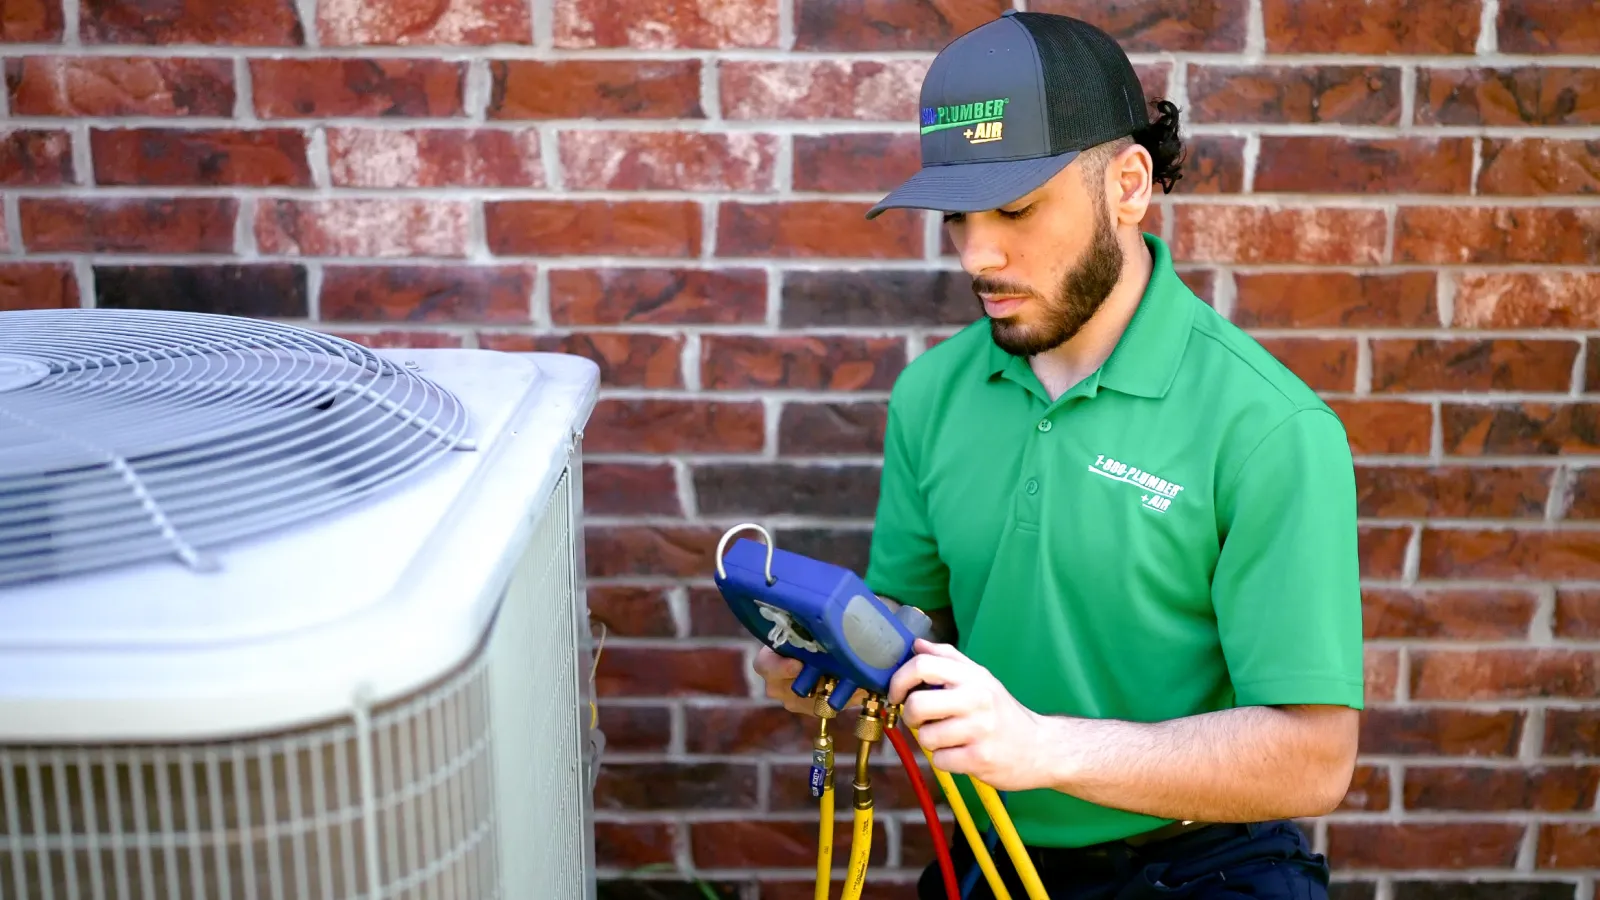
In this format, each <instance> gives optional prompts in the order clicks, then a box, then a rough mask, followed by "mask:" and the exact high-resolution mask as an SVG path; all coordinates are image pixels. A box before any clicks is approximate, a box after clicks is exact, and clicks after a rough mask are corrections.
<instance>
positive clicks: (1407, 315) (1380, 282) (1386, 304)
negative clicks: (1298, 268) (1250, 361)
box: [1233, 272, 1439, 328]
mask: <svg viewBox="0 0 1600 900" xmlns="http://www.w3.org/2000/svg"><path fill="white" fill-rule="evenodd" d="M1233 282H1234V292H1235V297H1234V303H1233V319H1234V321H1235V322H1237V323H1238V324H1239V325H1241V326H1243V327H1246V328H1284V327H1292V328H1359V327H1375V328H1430V327H1433V328H1436V327H1438V325H1439V311H1438V307H1437V305H1436V303H1435V298H1436V296H1437V293H1436V289H1435V276H1434V274H1433V273H1432V272H1402V273H1399V274H1394V275H1371V274H1364V273H1353V272H1261V273H1255V274H1248V273H1242V272H1241V273H1238V274H1235V275H1234V277H1233Z"/></svg>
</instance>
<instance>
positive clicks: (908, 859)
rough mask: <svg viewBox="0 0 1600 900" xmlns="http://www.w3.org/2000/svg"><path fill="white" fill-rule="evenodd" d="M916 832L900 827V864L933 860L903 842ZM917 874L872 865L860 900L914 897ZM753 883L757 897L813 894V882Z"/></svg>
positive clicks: (797, 899) (786, 899) (796, 899)
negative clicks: (917, 853)
mask: <svg viewBox="0 0 1600 900" xmlns="http://www.w3.org/2000/svg"><path fill="white" fill-rule="evenodd" d="M928 781H929V784H932V783H933V776H931V775H930V776H928ZM844 827H846V826H845V825H844V823H843V821H842V820H841V822H840V823H839V824H837V825H835V826H834V833H835V834H838V829H840V828H844ZM947 830H948V829H947ZM916 833H917V832H916V830H915V828H911V829H910V830H909V831H908V830H907V829H906V828H905V827H902V829H901V831H900V834H901V839H900V846H901V850H900V859H901V864H902V865H903V866H909V865H913V864H915V865H918V866H921V865H926V864H928V863H931V862H933V849H932V845H929V847H928V848H927V850H926V856H924V857H914V856H912V855H911V854H912V853H913V852H915V851H914V849H913V848H910V847H908V846H907V844H906V841H907V840H908V839H910V838H911V836H912V835H916ZM841 862H842V860H841ZM919 873H920V869H919V870H918V871H915V872H902V873H901V874H899V875H896V874H894V873H893V870H889V871H885V870H883V869H880V868H874V869H872V870H871V874H870V875H868V877H867V882H866V884H864V885H862V887H861V900H916V896H917V878H918V876H919ZM757 885H758V886H759V887H760V890H761V900H811V898H812V897H814V896H816V895H815V894H814V893H813V891H814V889H815V888H814V885H813V884H812V882H809V881H778V880H775V879H774V878H763V879H761V881H759V882H757ZM1012 896H1013V897H1016V896H1018V895H1017V894H1013V895H1012Z"/></svg>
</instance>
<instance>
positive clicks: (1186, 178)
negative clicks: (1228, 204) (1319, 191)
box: [1144, 134, 1261, 234]
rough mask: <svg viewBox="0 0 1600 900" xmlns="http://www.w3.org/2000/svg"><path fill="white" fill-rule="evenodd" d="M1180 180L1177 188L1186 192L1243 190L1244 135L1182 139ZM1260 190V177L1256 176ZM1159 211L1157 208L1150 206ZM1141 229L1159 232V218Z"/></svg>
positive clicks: (1220, 192)
mask: <svg viewBox="0 0 1600 900" xmlns="http://www.w3.org/2000/svg"><path fill="white" fill-rule="evenodd" d="M1184 148H1185V150H1186V156H1185V158H1184V161H1183V180H1181V181H1180V182H1179V183H1178V184H1179V186H1180V187H1179V189H1180V190H1182V191H1183V192H1184V193H1188V194H1237V193H1239V192H1240V191H1242V190H1244V138H1240V137H1228V136H1226V135H1213V134H1200V135H1195V136H1194V137H1191V138H1187V139H1186V140H1185V141H1184ZM1256 184H1257V190H1260V189H1261V188H1260V187H1259V185H1260V176H1257V181H1256ZM1153 210H1154V211H1157V212H1158V213H1159V210H1160V207H1153ZM1144 230H1146V231H1149V232H1150V233H1152V234H1159V233H1160V231H1161V225H1160V223H1159V221H1156V222H1153V223H1151V224H1147V225H1145V227H1144Z"/></svg>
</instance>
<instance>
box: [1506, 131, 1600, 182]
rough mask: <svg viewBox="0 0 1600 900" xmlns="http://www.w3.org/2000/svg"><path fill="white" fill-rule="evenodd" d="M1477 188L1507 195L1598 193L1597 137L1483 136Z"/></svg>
mask: <svg viewBox="0 0 1600 900" xmlns="http://www.w3.org/2000/svg"><path fill="white" fill-rule="evenodd" d="M1477 190H1478V193H1480V194H1486V195H1495V194H1501V195H1508V196H1540V195H1546V194H1596V193H1600V141H1562V140H1554V139H1550V138H1483V163H1482V168H1481V169H1480V170H1479V172H1478V183H1477Z"/></svg>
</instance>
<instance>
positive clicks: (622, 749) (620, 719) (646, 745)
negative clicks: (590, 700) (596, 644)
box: [590, 587, 672, 753]
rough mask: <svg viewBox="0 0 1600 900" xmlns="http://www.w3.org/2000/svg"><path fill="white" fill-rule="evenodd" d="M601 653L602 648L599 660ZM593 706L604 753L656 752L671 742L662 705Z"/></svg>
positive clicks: (668, 714)
mask: <svg viewBox="0 0 1600 900" xmlns="http://www.w3.org/2000/svg"><path fill="white" fill-rule="evenodd" d="M590 590H593V588H592V587H591V588H590ZM595 630H596V631H598V630H599V629H595ZM605 653H606V651H605V649H604V648H602V649H601V652H600V656H601V658H602V659H603V658H604V657H605ZM595 705H596V707H597V708H598V712H599V715H598V716H597V718H598V719H599V726H598V727H599V728H600V730H601V731H604V732H605V733H606V749H607V750H610V751H613V752H616V753H659V752H662V751H664V750H666V749H667V746H668V745H669V744H670V743H671V742H672V713H671V711H670V710H669V709H668V708H667V707H665V706H656V705H653V704H645V705H640V704H636V703H631V702H630V703H628V705H626V706H623V705H620V704H618V703H616V702H606V701H601V702H598V703H596V704H595Z"/></svg>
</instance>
